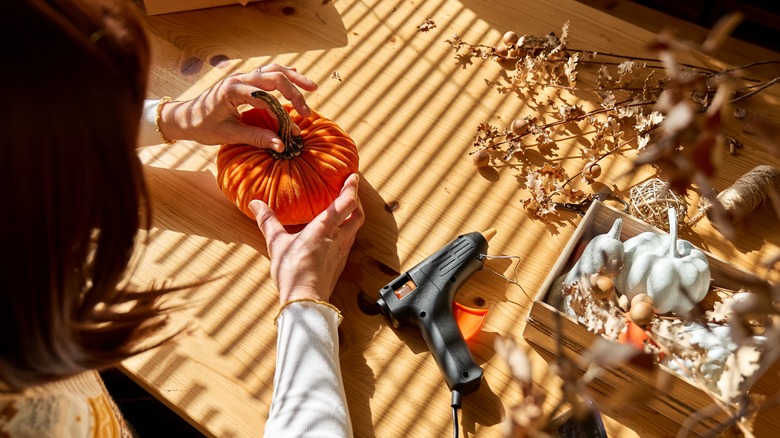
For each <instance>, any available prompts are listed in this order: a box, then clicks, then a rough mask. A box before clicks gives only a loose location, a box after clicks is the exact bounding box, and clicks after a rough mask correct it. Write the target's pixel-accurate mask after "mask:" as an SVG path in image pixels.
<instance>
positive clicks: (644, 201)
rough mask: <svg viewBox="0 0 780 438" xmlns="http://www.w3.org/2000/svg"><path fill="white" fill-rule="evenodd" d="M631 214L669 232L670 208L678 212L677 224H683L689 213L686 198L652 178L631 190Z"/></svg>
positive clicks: (659, 180) (662, 182) (667, 185)
mask: <svg viewBox="0 0 780 438" xmlns="http://www.w3.org/2000/svg"><path fill="white" fill-rule="evenodd" d="M628 206H629V213H631V215H632V216H635V217H638V218H639V219H642V220H643V221H645V222H647V223H648V224H650V225H653V226H655V227H656V228H660V229H662V230H664V231H667V232H668V231H669V219H668V214H669V208H670V207H674V209H675V211H676V212H677V222H678V223H683V222H684V219H685V214H686V212H687V211H688V203H687V202H686V201H685V198H684V197H682V196H679V195H678V194H676V193H674V192H673V191H672V190H670V189H669V183H667V182H665V181H663V180H661V179H659V178H651V179H649V180H647V181H645V182H643V183H641V184H637V185H635V186H634V187H631V190H629V203H628Z"/></svg>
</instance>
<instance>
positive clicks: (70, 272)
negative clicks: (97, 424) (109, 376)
mask: <svg viewBox="0 0 780 438" xmlns="http://www.w3.org/2000/svg"><path fill="white" fill-rule="evenodd" d="M133 8H134V6H133V5H132V4H130V2H128V1H121V0H120V1H115V2H112V1H105V0H90V1H86V0H77V1H74V0H11V2H10V11H9V10H8V9H9V6H8V5H7V4H4V9H5V11H4V13H3V14H2V15H3V18H2V19H1V20H0V22H2V25H0V28H2V29H0V35H1V36H2V37H1V38H2V41H4V42H7V43H8V44H7V45H8V46H10V47H9V50H10V52H9V51H6V53H4V54H3V56H4V58H5V59H6V60H7V61H8V62H4V64H6V65H5V66H4V68H3V69H2V71H1V72H0V79H2V80H1V81H0V84H2V86H3V88H2V91H0V93H2V95H3V97H2V100H0V101H1V102H2V104H3V105H4V107H5V109H4V112H3V115H2V116H0V138H1V139H2V140H1V142H2V146H1V147H2V152H3V155H2V156H3V158H4V159H5V160H6V162H5V163H4V164H5V165H4V166H3V170H2V172H0V187H2V188H3V190H4V192H5V193H4V196H3V202H4V204H5V207H4V212H3V214H2V229H1V230H0V236H1V237H0V239H1V240H0V248H2V249H3V251H4V252H5V254H4V256H3V259H5V260H6V261H5V262H3V263H2V264H0V333H1V334H0V381H2V382H4V383H6V384H7V385H9V386H11V387H12V388H15V389H20V388H23V387H25V386H29V385H34V384H38V383H42V382H46V381H50V380H55V379H59V378H63V377H68V376H71V375H74V374H77V373H79V372H82V371H84V370H87V369H100V368H104V367H106V366H109V365H111V364H113V363H115V362H117V361H120V360H122V359H124V358H126V357H128V356H129V355H132V354H133V353H135V352H136V351H138V341H139V340H141V339H142V338H143V337H145V336H146V335H148V334H149V333H150V331H153V330H156V329H158V328H159V327H160V326H161V324H163V323H164V321H163V320H161V318H159V317H158V316H159V315H160V313H161V312H162V311H161V310H159V309H157V308H156V307H154V305H152V304H151V302H152V301H151V300H148V299H143V300H137V298H138V296H134V295H132V294H129V293H127V292H123V291H121V290H117V285H118V284H119V282H120V281H121V279H122V277H123V274H124V273H125V271H126V269H127V265H128V263H129V262H130V259H131V254H132V251H133V247H134V241H135V238H136V234H137V232H138V229H139V226H143V225H146V224H148V223H149V219H150V216H149V215H150V210H149V206H148V195H147V191H146V187H145V184H144V180H143V168H142V165H141V163H140V161H139V159H138V157H137V155H136V152H135V148H136V138H137V135H138V128H139V121H140V118H141V110H142V105H143V99H144V96H145V93H146V80H147V79H146V78H147V73H148V64H149V46H148V42H147V40H146V38H145V35H144V32H143V29H142V27H141V25H140V21H139V20H138V18H137V17H135V16H134V13H135V10H134V9H133ZM9 64H10V65H9ZM152 295H154V294H152ZM122 303H130V304H131V305H130V309H129V310H127V309H125V311H121V312H120V311H118V310H117V307H118V306H120V305H122Z"/></svg>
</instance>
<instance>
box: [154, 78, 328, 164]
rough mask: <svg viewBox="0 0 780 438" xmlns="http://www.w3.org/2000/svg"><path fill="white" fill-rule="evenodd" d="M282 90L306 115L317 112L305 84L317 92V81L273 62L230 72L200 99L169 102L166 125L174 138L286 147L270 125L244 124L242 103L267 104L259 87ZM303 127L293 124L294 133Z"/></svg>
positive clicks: (163, 127) (164, 114)
mask: <svg viewBox="0 0 780 438" xmlns="http://www.w3.org/2000/svg"><path fill="white" fill-rule="evenodd" d="M258 88H259V89H262V90H265V91H272V90H278V91H279V92H280V93H282V96H284V97H285V99H287V100H289V101H290V102H291V103H292V104H293V106H294V107H295V109H296V110H298V112H299V113H300V114H301V115H303V116H308V115H309V114H311V109H309V106H308V105H306V100H305V99H304V98H303V94H301V91H300V90H299V88H300V89H303V90H306V91H314V90H316V89H317V84H316V83H315V82H314V81H312V80H311V79H309V78H307V77H306V76H304V75H302V74H300V73H298V71H297V70H295V68H292V67H284V66H281V65H279V64H270V65H266V66H263V67H260V68H258V69H255V70H253V71H251V72H249V73H241V74H235V75H232V76H229V77H228V78H226V79H224V80H222V81H221V82H219V83H217V84H215V85H214V86H213V87H211V88H210V89H208V90H207V91H205V92H204V93H203V94H201V95H200V96H198V97H196V98H195V99H192V100H188V101H184V102H179V101H172V102H168V103H166V104H164V105H163V107H162V113H161V120H160V130H161V131H162V132H163V133H164V135H165V137H166V138H168V139H170V140H194V141H197V142H198V143H201V144H222V143H244V144H250V145H254V146H257V147H259V148H270V149H273V150H275V151H277V152H282V151H284V145H283V144H282V140H281V139H280V138H279V136H278V135H277V134H276V133H275V132H273V131H270V130H268V129H263V128H258V127H254V126H247V125H244V124H243V123H241V118H240V116H239V113H238V107H239V106H240V105H243V104H249V105H252V106H254V107H256V108H261V109H267V108H268V106H267V105H266V104H265V103H264V102H263V101H262V100H260V99H258V98H254V97H252V96H251V93H252V92H253V91H255V90H257V89H258ZM299 132H300V129H299V128H298V127H297V126H295V125H293V134H298V133H299Z"/></svg>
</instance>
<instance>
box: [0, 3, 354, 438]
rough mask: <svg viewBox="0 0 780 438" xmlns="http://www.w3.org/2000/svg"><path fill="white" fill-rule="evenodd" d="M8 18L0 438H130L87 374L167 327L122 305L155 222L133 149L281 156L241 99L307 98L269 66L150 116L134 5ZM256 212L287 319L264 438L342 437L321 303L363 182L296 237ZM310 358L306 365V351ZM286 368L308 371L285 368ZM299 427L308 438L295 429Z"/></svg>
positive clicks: (261, 207)
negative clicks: (250, 121) (235, 147)
mask: <svg viewBox="0 0 780 438" xmlns="http://www.w3.org/2000/svg"><path fill="white" fill-rule="evenodd" d="M4 6H5V8H4V13H3V15H2V16H3V18H2V22H3V23H2V24H3V25H2V26H0V35H2V38H0V41H2V42H5V43H6V44H7V46H8V47H7V50H5V56H6V57H7V58H6V59H8V60H12V62H13V66H8V67H7V68H3V69H2V72H1V73H0V78H2V79H4V80H3V81H2V83H3V84H4V85H5V87H4V88H5V90H6V91H5V92H4V97H3V104H4V106H5V108H6V111H4V113H3V116H2V117H0V136H1V137H0V138H2V150H3V151H4V152H5V153H6V160H7V161H6V162H7V163H9V164H10V165H8V166H6V169H4V170H3V171H2V172H0V186H2V187H3V188H4V189H5V193H4V195H5V196H4V201H5V205H6V208H5V211H4V214H3V219H2V225H3V226H2V231H0V233H2V234H0V235H2V238H0V239H2V240H0V242H2V248H3V249H4V250H5V251H6V257H4V259H5V260H7V262H6V263H3V264H0V275H1V277H0V278H2V281H3V285H2V287H0V299H1V300H2V305H0V329H2V333H3V335H2V336H1V337H0V436H5V434H7V435H10V436H36V437H39V436H77V437H80V436H128V435H129V434H130V433H131V432H130V430H129V428H128V427H127V426H126V425H125V424H124V422H123V421H122V417H121V414H120V413H119V412H118V411H117V409H116V406H115V405H114V404H113V402H112V401H111V400H110V397H109V396H108V394H107V392H106V391H105V387H104V386H103V385H102V382H101V381H100V378H99V375H98V373H97V370H100V369H104V368H106V367H110V366H112V365H114V364H116V363H117V362H118V361H121V360H123V359H125V358H127V357H129V356H131V355H133V354H135V353H137V352H139V351H143V350H145V349H147V348H150V347H152V346H154V344H152V345H150V344H148V343H144V342H142V341H143V340H144V339H145V338H147V337H148V336H150V335H154V334H158V333H159V332H160V330H161V329H162V328H163V327H164V326H165V323H166V317H165V312H164V311H163V310H161V309H160V308H159V307H158V304H157V303H156V300H155V299H154V298H155V297H156V296H159V295H162V294H165V293H167V291H165V290H163V291H153V292H149V293H143V294H133V293H129V292H126V291H122V290H118V289H117V285H118V284H119V283H120V281H121V280H122V278H123V276H124V275H125V274H126V271H127V268H128V266H127V265H128V263H129V261H130V256H131V254H132V252H133V248H134V243H135V242H134V239H135V238H136V233H137V231H138V229H139V227H141V226H146V225H148V224H149V223H150V219H151V211H150V209H149V198H148V193H147V191H146V186H145V184H144V180H143V171H142V165H141V163H140V161H139V159H138V157H137V155H136V153H135V148H136V146H137V145H139V144H144V143H146V144H148V143H150V142H151V143H161V142H166V143H169V142H172V141H174V140H178V139H191V140H195V141H199V142H201V143H204V144H218V143H224V142H231V143H233V142H241V143H251V144H255V145H257V146H259V147H271V148H277V147H278V146H279V144H278V143H275V142H274V140H277V141H278V139H276V138H275V134H273V133H271V132H268V131H264V130H260V129H258V128H250V127H246V126H243V125H241V123H240V122H239V120H238V117H237V116H238V114H237V111H236V108H237V106H238V105H240V104H243V103H249V104H254V105H257V106H258V107H262V106H264V105H262V104H261V103H260V102H256V101H255V99H252V98H251V97H250V96H249V93H250V92H251V91H253V90H256V89H257V88H263V89H266V90H274V89H276V90H279V91H280V92H281V93H282V94H283V95H284V96H285V98H287V99H288V100H290V101H291V102H292V103H293V104H294V105H295V106H296V107H297V108H298V110H299V111H303V112H306V111H308V108H307V107H306V104H305V101H304V99H303V96H302V94H301V92H300V91H299V89H298V87H300V88H302V89H304V90H314V89H315V88H316V84H314V83H313V82H311V81H310V80H308V79H307V78H305V77H304V76H302V75H300V74H299V73H297V72H296V71H295V70H294V69H290V68H285V67H282V66H278V65H272V66H266V67H263V68H260V69H258V70H256V71H254V72H251V73H245V74H242V75H236V76H233V77H230V78H228V79H226V80H224V81H223V82H221V83H219V84H217V85H215V86H214V87H213V88H212V89H210V90H208V91H207V92H205V93H204V94H203V95H202V96H200V97H198V98H196V99H194V100H192V101H188V102H172V101H169V100H168V99H164V100H162V101H159V102H145V101H144V96H145V94H146V81H147V72H148V63H149V48H148V44H147V41H146V39H145V36H144V33H143V30H142V28H141V26H140V24H139V21H138V19H137V18H136V17H135V16H134V15H133V14H134V10H132V6H131V5H130V4H129V2H121V1H116V2H112V1H106V0H91V1H87V0H79V1H73V0H11V1H10V2H7V3H6V4H4ZM139 120H143V122H142V123H141V124H140V125H139V123H138V122H139ZM252 208H253V211H255V212H256V213H257V220H258V225H259V226H260V228H261V231H262V232H263V234H264V235H265V238H266V242H267V244H268V251H269V255H270V257H271V269H272V272H271V274H272V277H273V279H274V281H275V282H276V284H277V288H278V289H279V292H280V302H281V304H282V309H281V310H280V316H279V318H278V330H279V341H280V349H279V352H278V358H277V371H276V375H275V385H276V387H275V389H274V391H275V396H274V401H273V405H272V413H271V416H270V418H269V420H268V422H267V435H269V436H270V435H273V434H280V435H283V434H287V433H290V435H304V434H305V433H307V432H308V431H310V430H311V429H310V427H319V426H318V425H323V426H322V427H325V428H326V429H325V430H327V431H329V432H328V433H331V434H334V435H335V436H339V435H345V436H348V435H351V426H350V425H349V414H348V410H347V408H346V403H345V397H344V395H343V387H342V386H341V385H342V384H341V374H340V371H339V369H338V343H337V342H338V341H337V337H336V335H335V330H336V329H335V327H336V326H337V325H338V322H339V318H340V315H339V314H338V311H337V310H336V309H335V308H332V306H330V305H329V304H328V303H327V301H328V299H329V297H330V294H331V293H332V291H333V287H334V285H335V282H336V279H337V277H338V275H339V274H340V273H341V271H342V270H343V267H344V263H345V260H346V256H347V254H348V251H349V248H350V247H351V245H352V242H353V241H354V237H355V234H356V232H357V230H358V228H359V227H360V226H361V225H362V222H363V211H362V207H361V205H360V201H359V199H358V197H357V177H356V176H355V177H351V178H349V179H348V180H347V182H346V183H345V185H344V189H343V190H342V193H341V195H340V196H339V197H338V198H337V199H336V200H335V201H334V203H333V204H332V205H331V206H330V207H329V209H328V210H327V211H326V212H323V214H321V215H320V216H319V217H317V218H316V219H315V220H314V222H313V223H312V224H311V225H310V226H308V227H306V228H305V229H304V230H303V231H301V232H300V233H298V234H295V235H289V234H287V233H286V232H285V231H284V228H282V227H281V225H279V223H278V221H277V220H276V218H275V215H274V214H273V212H272V211H271V210H270V209H269V208H268V206H266V205H265V204H263V203H262V202H260V201H255V202H253V203H252ZM315 260H316V261H317V262H316V263H314V261H315ZM323 260H328V261H330V263H329V264H323V263H321V262H322V261H323ZM306 324H314V326H315V327H316V332H315V333H309V332H308V331H307V330H308V329H307V328H306ZM309 336H314V338H313V340H312V339H310V338H309ZM283 339H284V340H285V342H282V340H283ZM306 342H310V343H311V344H310V346H313V348H314V350H315V353H316V354H309V353H307V351H306V350H305V349H303V348H302V346H303V344H304V343H306ZM312 342H313V343H312ZM288 359H289V360H296V361H302V363H306V364H307V365H308V363H309V362H310V361H311V363H312V367H308V366H307V367H285V366H284V365H285V363H287V362H285V361H286V360H288ZM299 370H305V371H307V372H308V373H309V374H312V370H318V373H315V374H314V375H313V376H306V378H307V379H309V380H312V379H313V380H314V381H315V382H313V384H315V385H320V386H319V388H320V391H322V393H323V394H324V395H325V398H324V400H327V406H328V408H327V409H324V410H323V409H322V405H317V401H316V400H315V401H313V402H312V401H311V400H309V399H308V398H307V397H300V394H301V393H302V392H301V391H302V389H301V388H300V387H299V386H297V385H299V384H300V383H299V382H300V381H303V382H306V380H303V379H300V378H299V376H297V375H296V373H299V374H300V373H301V371H299ZM296 397H297V398H296ZM290 400H297V402H294V403H301V404H300V405H291V404H290V403H289V401H290ZM312 403H314V404H313V405H312ZM301 418H304V420H306V421H302V420H301ZM293 420H294V421H293ZM301 424H304V425H308V426H305V427H304V429H295V428H296V427H299V426H300V425H301ZM291 427H292V428H293V429H291ZM291 431H292V432H291Z"/></svg>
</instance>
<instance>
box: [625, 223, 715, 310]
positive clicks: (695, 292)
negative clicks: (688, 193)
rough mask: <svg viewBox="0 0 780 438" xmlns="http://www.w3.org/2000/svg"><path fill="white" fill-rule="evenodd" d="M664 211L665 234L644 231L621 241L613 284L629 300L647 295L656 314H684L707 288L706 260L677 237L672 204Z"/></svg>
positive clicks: (696, 250)
mask: <svg viewBox="0 0 780 438" xmlns="http://www.w3.org/2000/svg"><path fill="white" fill-rule="evenodd" d="M668 213H669V234H668V235H664V234H656V233H653V232H649V231H648V232H644V233H641V234H639V235H637V236H635V237H632V238H630V239H628V240H627V241H626V242H625V243H624V244H623V249H624V253H625V258H624V265H623V270H622V271H621V272H620V275H618V277H617V278H615V288H616V289H617V290H618V291H619V292H621V293H623V294H624V295H627V296H628V298H629V300H630V299H631V298H633V297H634V296H635V295H637V294H640V293H644V294H647V295H650V296H651V297H653V301H654V303H655V310H656V312H657V313H659V314H664V313H669V312H672V313H675V314H685V313H688V312H690V311H691V309H693V307H694V306H695V305H696V304H697V303H698V302H700V301H701V300H702V299H704V297H705V296H706V295H707V292H709V288H710V268H709V262H708V261H707V256H706V255H705V254H704V253H703V252H701V251H699V250H698V249H696V248H695V247H694V246H693V245H692V244H691V243H690V242H688V241H686V240H678V239H677V214H676V212H675V209H674V208H670V209H669V210H668Z"/></svg>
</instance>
